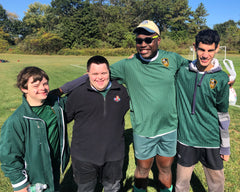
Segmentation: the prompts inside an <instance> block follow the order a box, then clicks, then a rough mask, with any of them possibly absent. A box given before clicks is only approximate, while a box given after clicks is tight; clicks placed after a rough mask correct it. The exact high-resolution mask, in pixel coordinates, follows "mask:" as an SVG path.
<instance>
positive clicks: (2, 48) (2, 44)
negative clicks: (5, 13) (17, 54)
mask: <svg viewBox="0 0 240 192" xmlns="http://www.w3.org/2000/svg"><path fill="white" fill-rule="evenodd" d="M8 47H9V43H8V41H7V40H5V39H0V53H1V52H6V51H7V50H8Z"/></svg>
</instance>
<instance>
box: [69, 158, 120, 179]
mask: <svg viewBox="0 0 240 192" xmlns="http://www.w3.org/2000/svg"><path fill="white" fill-rule="evenodd" d="M72 167H73V175H74V180H75V182H76V183H77V184H84V183H88V182H90V181H92V180H94V179H97V178H98V179H99V180H100V182H102V181H107V182H108V183H115V182H116V181H117V180H121V178H122V167H123V160H119V161H110V162H106V163H105V164H104V165H101V166H99V165H95V164H93V163H89V162H83V161H79V160H77V159H74V158H72Z"/></svg>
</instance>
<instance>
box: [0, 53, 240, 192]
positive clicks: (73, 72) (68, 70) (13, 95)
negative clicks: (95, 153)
mask: <svg viewBox="0 0 240 192" xmlns="http://www.w3.org/2000/svg"><path fill="white" fill-rule="evenodd" d="M186 57H187V56H186ZM89 58H90V56H48V55H18V54H16V55H15V54H0V59H4V60H8V62H6V63H0V98H1V104H0V127H1V126H2V125H3V123H4V121H5V120H6V119H7V118H8V117H9V116H10V115H11V114H12V113H13V112H14V110H15V109H16V108H17V107H18V106H19V105H20V104H21V101H22V98H21V97H22V93H21V92H20V90H18V89H17V88H16V86H15V84H16V76H17V74H18V73H19V71H20V70H21V69H23V68H24V67H26V66H37V67H40V68H42V69H43V70H45V71H46V72H47V74H48V75H49V77H50V83H49V84H50V88H51V89H55V88H57V87H59V86H61V85H63V84H64V83H66V82H68V81H71V80H73V79H75V78H77V77H79V76H81V75H83V74H84V73H85V72H86V62H87V60H88V59H89ZM123 58H125V57H107V59H108V60H109V62H110V64H112V63H114V62H116V61H119V60H120V59H123ZM227 58H228V59H231V60H232V61H233V63H234V65H235V70H236V72H237V74H239V75H240V56H237V55H229V56H228V55H227ZM188 59H191V58H188ZM223 68H224V67H223ZM234 88H235V90H236V91H237V94H238V95H239V97H240V81H239V77H238V76H237V79H236V82H235V84H234ZM237 104H238V105H240V99H239V100H238V102H237ZM229 112H230V116H231V124H230V137H231V158H230V161H229V162H224V166H225V177H226V184H225V191H226V192H239V191H240V183H239V181H240V108H239V106H230V107H229ZM72 125H73V123H70V124H69V125H68V133H69V140H70V141H71V134H72ZM125 136H126V158H125V165H124V170H123V173H124V181H123V186H124V191H129V192H130V191H132V185H133V175H134V170H135V159H134V153H133V145H132V126H131V123H130V117H129V113H128V114H127V115H126V126H125ZM0 139H1V138H0ZM156 175H157V171H156V167H155V166H154V167H153V170H152V172H151V174H150V177H149V187H148V191H149V192H154V191H157V189H156V185H155V183H156V182H154V179H155V178H156ZM173 182H175V164H174V165H173ZM191 185H192V188H191V191H194V192H204V191H207V185H206V181H205V176H204V173H203V170H202V167H201V165H200V164H197V165H196V168H195V171H194V174H193V177H192V182H191ZM99 188H101V187H99ZM99 188H98V189H99ZM10 191H12V188H11V184H10V182H9V180H8V178H6V177H4V174H3V172H2V171H1V169H0V192H10ZM61 191H62V192H63V191H64V192H72V191H73V192H74V191H76V185H75V184H74V182H73V179H72V171H71V164H69V168H68V170H67V171H66V172H65V175H63V176H62V190H61ZM98 191H101V190H98Z"/></svg>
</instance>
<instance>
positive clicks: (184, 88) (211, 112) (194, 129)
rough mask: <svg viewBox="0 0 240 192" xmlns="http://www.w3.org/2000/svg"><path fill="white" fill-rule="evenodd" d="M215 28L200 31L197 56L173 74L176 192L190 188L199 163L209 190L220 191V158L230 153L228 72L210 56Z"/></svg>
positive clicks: (216, 45) (214, 49)
mask: <svg viewBox="0 0 240 192" xmlns="http://www.w3.org/2000/svg"><path fill="white" fill-rule="evenodd" d="M219 41H220V38H219V35H218V33H217V32H216V31H214V30H211V29H206V30H202V31H200V32H199V33H198V34H197V36H196V40H195V44H194V48H195V51H196V54H197V59H196V60H195V61H193V62H191V63H190V64H189V65H186V66H183V67H181V68H180V70H179V71H178V73H177V76H176V88H177V89H176V91H177V110H178V117H179V127H178V144H177V157H178V162H177V179H176V187H175V191H176V192H186V191H189V188H190V180H191V175H192V172H193V170H194V166H195V164H196V163H198V162H199V161H200V162H201V163H202V165H203V169H204V172H205V175H206V179H207V184H208V191H209V192H216V191H217V192H223V191H224V173H223V160H224V161H228V160H229V155H230V141H229V140H230V139H229V132H228V127H229V123H230V117H229V114H228V102H229V85H228V81H229V78H228V75H227V74H226V73H225V72H223V71H222V68H221V66H220V64H219V63H218V60H217V59H215V58H214V55H215V54H216V53H217V52H218V49H219Z"/></svg>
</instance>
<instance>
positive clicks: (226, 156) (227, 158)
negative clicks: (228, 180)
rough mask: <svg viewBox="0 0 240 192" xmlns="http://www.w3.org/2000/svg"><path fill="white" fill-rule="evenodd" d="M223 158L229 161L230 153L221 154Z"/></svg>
mask: <svg viewBox="0 0 240 192" xmlns="http://www.w3.org/2000/svg"><path fill="white" fill-rule="evenodd" d="M221 158H222V159H223V160H224V161H228V160H229V158H230V155H221Z"/></svg>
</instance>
